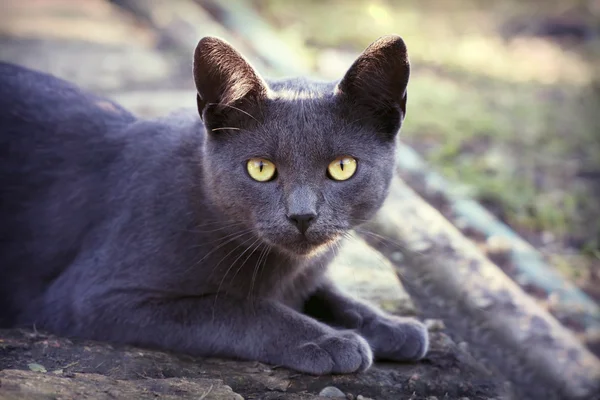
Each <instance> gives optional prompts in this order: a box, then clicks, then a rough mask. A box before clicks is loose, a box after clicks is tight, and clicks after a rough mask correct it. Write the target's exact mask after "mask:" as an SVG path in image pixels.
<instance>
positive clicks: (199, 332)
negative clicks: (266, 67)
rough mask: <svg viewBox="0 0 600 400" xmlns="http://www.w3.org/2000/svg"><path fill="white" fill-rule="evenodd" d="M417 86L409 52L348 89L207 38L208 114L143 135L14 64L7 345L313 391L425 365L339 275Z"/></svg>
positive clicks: (411, 325) (2, 151)
mask: <svg viewBox="0 0 600 400" xmlns="http://www.w3.org/2000/svg"><path fill="white" fill-rule="evenodd" d="M409 73H410V67H409V61H408V56H407V50H406V46H405V44H404V42H403V40H402V39H401V38H400V37H399V36H395V35H390V36H385V37H382V38H380V39H378V40H377V41H375V42H373V43H372V44H371V45H370V46H369V47H367V49H366V50H365V51H364V52H363V53H362V54H361V55H360V56H359V57H358V58H357V59H356V61H355V62H354V63H353V64H352V65H351V67H350V68H349V70H348V71H347V73H346V74H345V75H344V76H343V78H342V79H341V80H340V81H338V82H319V81H316V80H308V79H304V78H292V79H280V80H271V81H266V80H265V79H264V78H262V77H261V75H259V73H258V72H257V71H256V70H255V69H254V68H253V67H252V66H251V65H250V64H249V63H248V62H247V61H246V59H245V58H244V57H243V56H242V55H241V54H240V53H238V52H237V51H236V50H235V49H234V48H233V47H232V46H231V45H230V44H228V43H227V42H225V41H224V40H221V39H219V38H215V37H205V38H203V39H201V40H200V41H199V43H198V46H197V48H196V50H195V53H194V59H193V78H194V82H195V86H196V89H197V96H196V104H195V105H194V106H195V107H191V109H190V110H183V111H178V112H175V113H173V114H171V115H169V116H167V117H163V118H158V119H154V120H141V119H138V118H137V117H136V116H134V115H133V114H131V113H130V112H129V111H127V110H126V109H124V108H123V107H121V106H120V105H119V104H116V103H115V102H113V101H111V100H108V99H105V98H102V97H99V96H96V95H94V94H91V93H87V92H86V91H84V90H82V89H80V88H78V87H77V86H75V85H74V84H71V83H69V82H66V81H64V80H61V79H59V78H56V77H53V76H51V75H47V74H45V73H42V72H36V71H33V70H30V69H26V68H24V67H20V66H16V65H13V64H8V63H2V64H0V81H1V85H0V129H1V134H0V156H1V157H0V194H1V196H0V198H1V200H0V201H1V202H0V220H1V221H2V223H1V224H0V236H1V237H0V239H1V242H0V322H1V325H2V326H3V327H32V326H35V327H36V328H37V329H42V330H45V331H49V332H52V333H55V334H58V335H64V336H70V337H81V338H88V339H95V340H102V341H108V342H115V343H123V344H130V345H137V346H142V347H148V348H158V349H162V350H168V351H175V352H182V353H188V354H192V355H197V356H215V357H225V358H232V359H242V360H256V361H260V362H264V363H267V364H272V365H273V364H274V365H280V366H285V367H287V368H290V369H293V370H296V371H300V372H304V373H308V374H314V375H321V374H330V373H335V374H342V373H354V372H360V371H364V370H366V369H367V368H369V367H370V366H371V365H372V363H373V360H374V358H375V359H385V360H396V361H414V360H419V359H421V358H422V357H424V355H425V354H426V352H427V350H428V334H427V330H426V328H425V326H424V325H423V324H422V323H421V322H419V321H417V320H416V319H412V318H406V317H398V316H392V315H389V314H386V313H384V312H383V311H380V310H378V309H377V308H375V307H374V306H372V305H370V304H367V303H366V302H363V301H360V300H357V299H353V298H351V297H349V296H348V295H346V294H344V293H343V292H342V291H340V290H339V289H338V288H337V287H336V285H335V282H333V281H332V280H331V279H330V278H328V276H327V274H326V270H327V265H328V263H329V262H330V261H331V259H332V258H333V254H334V250H335V247H336V246H338V245H339V243H340V240H341V239H342V238H343V236H344V235H346V234H347V233H348V231H350V230H351V229H353V228H354V227H356V226H358V225H360V224H361V223H363V222H365V221H367V220H368V219H369V218H371V217H372V216H373V215H374V214H375V213H376V211H377V210H378V209H379V208H380V206H381V204H382V202H383V201H384V199H385V198H386V196H387V193H388V188H389V185H390V181H391V178H392V176H393V174H394V151H395V148H396V140H397V136H398V132H399V130H400V127H401V124H402V122H403V119H404V115H405V113H406V99H407V84H408V79H409Z"/></svg>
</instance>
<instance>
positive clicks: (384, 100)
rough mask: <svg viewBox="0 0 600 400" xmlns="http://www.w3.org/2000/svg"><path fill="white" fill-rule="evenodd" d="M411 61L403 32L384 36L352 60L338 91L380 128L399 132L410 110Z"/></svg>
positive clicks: (347, 101)
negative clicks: (407, 104) (408, 109)
mask: <svg viewBox="0 0 600 400" xmlns="http://www.w3.org/2000/svg"><path fill="white" fill-rule="evenodd" d="M409 75H410V63H409V61H408V53H407V51H406V45H405V44H404V41H403V40H402V38H400V36H396V35H390V36H383V37H381V38H379V39H378V40H376V41H375V42H373V43H372V44H371V45H370V46H369V47H367V48H366V49H365V51H364V52H363V53H362V54H361V55H360V56H359V57H358V58H357V59H356V61H355V62H354V63H353V64H352V66H351V67H350V69H349V70H348V72H346V75H344V78H343V79H342V80H341V81H340V82H339V84H338V85H337V86H336V94H337V95H338V96H340V97H341V98H342V99H343V101H344V102H345V103H348V104H349V105H350V106H351V107H352V108H354V109H356V108H358V110H355V111H358V112H360V113H363V114H367V115H365V117H370V118H367V119H371V120H372V121H373V122H374V123H375V124H376V125H377V129H378V130H379V131H383V132H384V133H386V134H388V135H391V136H395V135H396V133H397V132H398V129H399V128H400V125H401V123H402V120H403V119H404V115H405V114H406V98H407V93H406V86H407V85H408V78H409Z"/></svg>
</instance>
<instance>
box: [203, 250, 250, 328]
mask: <svg viewBox="0 0 600 400" xmlns="http://www.w3.org/2000/svg"><path fill="white" fill-rule="evenodd" d="M252 239H253V238H250V239H248V240H245V241H244V242H243V243H241V244H239V245H237V246H236V247H235V248H234V249H233V250H231V251H230V252H229V253H227V254H226V255H225V257H223V258H222V259H221V260H220V261H219V262H218V263H217V265H215V268H217V267H218V266H219V264H221V262H222V261H223V260H225V259H226V258H227V257H229V255H230V254H231V253H233V252H234V251H235V250H237V249H238V248H239V247H241V246H243V245H244V244H246V243H248V242H249V241H250V240H252ZM258 241H260V238H256V239H254V242H252V244H250V245H249V246H248V247H246V249H244V251H242V252H241V253H240V255H238V256H237V258H236V259H235V260H234V261H233V262H232V263H231V265H230V266H229V267H228V268H227V271H225V274H224V275H223V277H222V278H221V281H220V282H219V286H218V287H217V292H216V293H215V301H214V302H213V319H214V314H215V307H216V305H217V299H218V298H219V293H220V292H221V286H222V285H223V282H225V278H227V275H228V274H229V271H231V268H233V266H234V265H235V263H236V262H237V261H238V260H239V259H240V258H241V257H242V256H243V255H244V253H246V252H247V251H248V250H249V249H251V248H252V247H253V246H254V245H255V244H256V243H257V242H258ZM242 265H243V264H242Z"/></svg>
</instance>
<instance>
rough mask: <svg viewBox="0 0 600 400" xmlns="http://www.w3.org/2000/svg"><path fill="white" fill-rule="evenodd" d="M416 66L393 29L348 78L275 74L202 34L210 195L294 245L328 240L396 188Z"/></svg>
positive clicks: (288, 247)
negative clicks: (400, 136)
mask: <svg viewBox="0 0 600 400" xmlns="http://www.w3.org/2000/svg"><path fill="white" fill-rule="evenodd" d="M409 71H410V67H409V62H408V57H407V52H406V46H405V45H404V42H403V41H402V39H401V38H400V37H398V36H385V37H382V38H380V39H378V40H377V41H375V42H374V43H373V44H371V45H370V46H369V47H368V48H367V49H366V50H365V51H364V52H363V53H362V54H361V55H360V56H359V57H358V59H357V60H356V61H355V62H354V64H352V66H351V67H350V69H349V70H348V71H347V72H346V74H345V76H344V77H343V78H342V79H341V81H339V82H334V83H320V82H315V81H309V80H305V79H287V80H281V81H276V82H270V83H267V82H266V81H265V80H264V79H263V78H261V76H260V75H259V74H258V73H257V72H256V70H254V68H253V67H252V66H251V65H250V64H249V63H248V62H247V61H246V60H245V59H244V58H243V57H242V56H241V55H240V54H239V53H238V52H237V51H236V50H234V49H233V48H232V47H231V46H230V45H229V44H227V43H226V42H224V41H222V40H220V39H217V38H213V37H207V38H204V39H202V40H201V41H200V43H199V44H198V47H197V48H196V52H195V57H194V79H195V82H196V88H197V91H198V96H197V100H198V110H199V113H200V116H201V117H202V119H203V121H204V123H205V126H206V130H207V138H206V140H205V146H204V149H203V151H204V154H203V162H204V171H205V178H206V185H207V190H208V192H209V195H210V196H211V198H212V199H213V201H214V202H215V204H217V206H218V207H219V208H220V209H221V210H222V211H223V212H224V213H225V214H226V215H227V216H228V217H229V218H230V219H231V220H232V221H235V222H241V223H242V225H243V226H244V227H245V228H246V229H252V231H253V233H254V234H255V235H257V236H258V237H260V238H261V239H262V240H264V241H265V242H266V243H268V244H270V245H272V246H275V247H277V248H278V249H280V250H283V251H284V252H286V253H289V254H292V255H298V256H307V255H310V254H315V253H316V252H317V251H318V250H319V249H323V248H326V246H327V245H329V244H331V243H333V242H335V241H336V240H337V239H338V238H340V237H341V236H342V235H343V234H344V233H346V232H348V231H349V230H351V229H352V228H353V227H355V226H357V225H359V224H360V223H362V222H365V221H366V220H368V219H369V218H370V217H372V216H373V215H374V213H375V212H376V211H377V210H378V209H379V207H380V206H381V204H382V202H383V201H384V199H385V197H386V196H387V192H388V187H389V184H390V181H391V178H392V175H393V173H394V153H395V148H396V136H397V133H398V131H399V129H400V126H401V124H402V121H403V119H404V115H405V112H406V86H407V83H408V78H409ZM241 229H243V228H241Z"/></svg>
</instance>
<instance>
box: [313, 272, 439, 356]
mask: <svg viewBox="0 0 600 400" xmlns="http://www.w3.org/2000/svg"><path fill="white" fill-rule="evenodd" d="M304 311H305V312H306V314H308V315H311V316H314V317H315V318H318V319H320V320H322V321H324V322H327V323H329V324H331V325H333V326H338V327H341V328H347V329H353V330H356V331H357V332H358V333H359V334H360V335H361V336H363V337H364V338H365V339H367V341H368V342H369V345H370V346H371V348H372V349H373V353H374V354H375V357H376V358H378V359H385V360H394V361H414V360H419V359H421V358H423V357H424V356H425V354H426V353H427V350H428V348H429V336H428V332H427V328H426V327H425V325H423V324H422V323H421V322H419V321H417V320H416V319H414V318H407V317H398V316H395V315H390V314H387V313H384V312H383V311H380V310H378V309H376V308H375V307H373V306H371V305H369V304H367V303H364V302H362V301H359V300H356V299H353V298H351V297H349V296H347V295H345V294H343V293H342V292H341V291H340V290H338V289H337V288H336V287H335V285H334V284H333V283H331V282H326V283H325V284H323V285H322V286H321V287H319V289H317V291H315V292H314V293H313V295H312V296H311V297H310V298H309V299H308V301H307V302H306V304H305V310H304Z"/></svg>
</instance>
